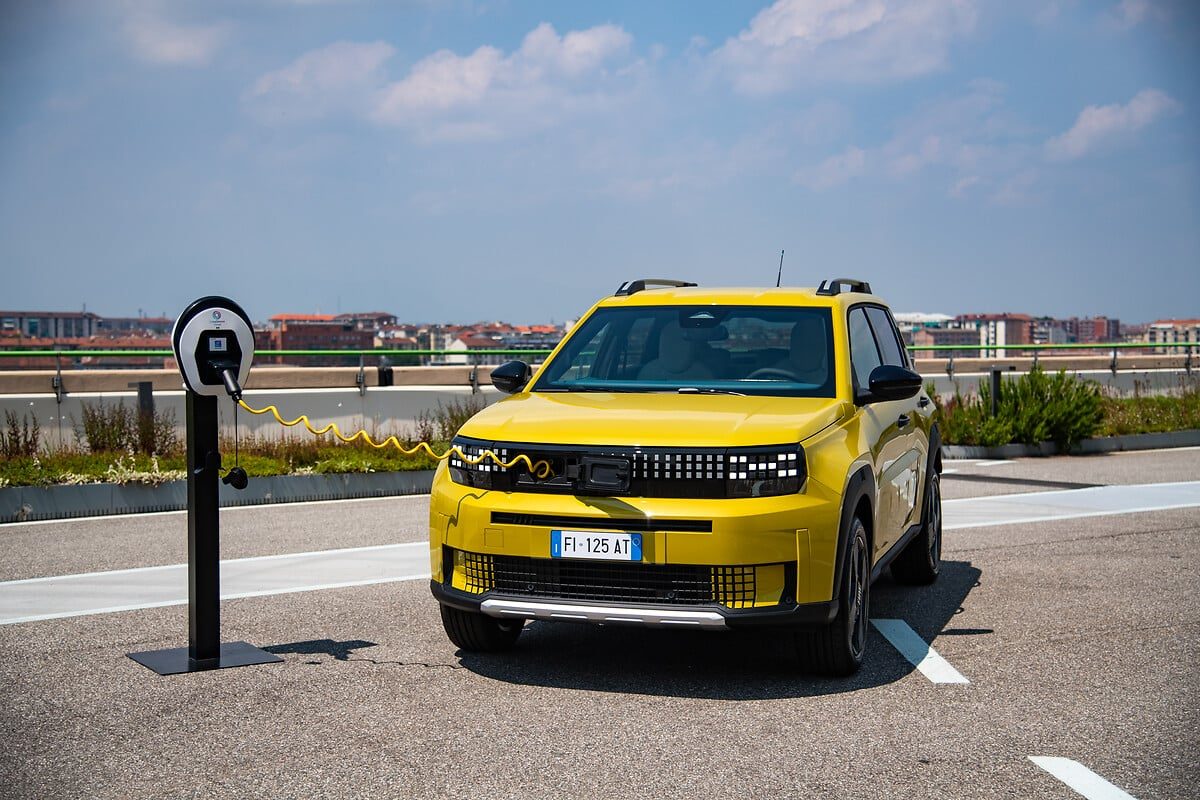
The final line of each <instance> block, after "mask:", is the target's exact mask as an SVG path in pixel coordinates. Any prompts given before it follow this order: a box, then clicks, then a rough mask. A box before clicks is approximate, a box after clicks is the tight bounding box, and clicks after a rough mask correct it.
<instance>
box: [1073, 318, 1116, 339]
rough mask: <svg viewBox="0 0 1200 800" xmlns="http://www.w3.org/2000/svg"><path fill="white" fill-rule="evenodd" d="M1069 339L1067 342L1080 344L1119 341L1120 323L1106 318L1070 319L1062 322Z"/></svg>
mask: <svg viewBox="0 0 1200 800" xmlns="http://www.w3.org/2000/svg"><path fill="white" fill-rule="evenodd" d="M1062 323H1063V327H1064V328H1065V329H1066V331H1067V335H1068V336H1069V337H1070V338H1069V339H1068V341H1071V342H1079V343H1081V344H1097V343H1100V342H1119V341H1121V321H1120V320H1119V319H1110V318H1108V317H1086V318H1083V319H1081V318H1079V317H1071V318H1070V319H1065V320H1062Z"/></svg>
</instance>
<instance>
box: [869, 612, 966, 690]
mask: <svg viewBox="0 0 1200 800" xmlns="http://www.w3.org/2000/svg"><path fill="white" fill-rule="evenodd" d="M871 624H872V625H874V626H875V629H876V630H878V631H879V632H880V633H882V634H883V637H884V638H885V639H887V640H888V641H889V642H891V643H892V647H894V648H896V649H897V650H899V651H900V655H902V656H904V657H905V658H907V659H908V660H909V662H910V663H911V664H912V665H913V666H914V667H916V668H917V669H918V670H920V672H921V674H922V675H924V676H925V677H926V678H929V680H931V681H932V682H934V683H970V681H969V680H967V679H966V678H965V677H964V676H963V674H962V673H961V672H959V671H958V670H956V669H955V668H954V667H952V666H951V665H950V662H949V661H947V660H946V659H944V658H942V657H941V656H940V655H938V651H936V650H934V649H933V648H932V647H931V646H930V645H929V643H928V642H926V641H925V640H924V639H922V638H921V637H920V636H918V635H917V632H916V631H914V630H913V629H912V628H911V627H909V625H908V623H907V622H905V621H904V620H902V619H873V620H871Z"/></svg>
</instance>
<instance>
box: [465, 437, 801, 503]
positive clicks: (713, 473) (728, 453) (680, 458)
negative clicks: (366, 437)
mask: <svg viewBox="0 0 1200 800" xmlns="http://www.w3.org/2000/svg"><path fill="white" fill-rule="evenodd" d="M454 443H455V446H456V447H458V448H459V449H461V451H462V453H463V454H464V455H465V456H466V458H465V459H464V458H460V457H459V455H458V454H457V453H453V454H452V455H451V457H450V470H451V475H452V476H453V479H454V480H455V481H456V482H458V483H462V484H465V485H467V486H475V487H477V488H481V489H496V490H499V491H504V492H538V493H547V494H576V495H600V496H605V497H614V496H632V497H673V498H682V499H693V500H701V499H720V498H727V497H756V496H765V495H780V494H794V493H796V492H798V491H800V488H801V486H802V485H803V483H804V480H805V477H806V465H805V460H804V455H803V451H802V450H801V449H800V447H799V445H786V444H781V445H764V446H754V447H615V446H601V445H549V444H522V443H519V442H484V441H480V440H477V439H470V438H467V437H463V436H459V437H456V438H455V439H454ZM488 452H491V453H494V454H495V457H496V459H498V460H499V461H501V462H504V463H511V464H512V466H511V467H501V466H499V465H498V464H497V463H496V460H495V459H492V458H491V457H485V454H486V453H488ZM522 456H523V457H525V458H528V459H529V461H528V463H527V462H526V461H525V460H524V458H522ZM476 460H479V463H476V464H473V463H472V462H473V461H476ZM530 465H537V466H538V468H539V469H541V468H545V469H546V470H547V473H546V474H545V475H544V476H543V477H538V475H540V474H541V473H540V472H539V473H538V474H534V472H535V471H534V470H531V468H530ZM598 466H600V467H603V468H602V469H601V470H600V474H601V479H600V480H598V481H597V480H593V478H594V475H593V471H594V470H595V468H596V467H598Z"/></svg>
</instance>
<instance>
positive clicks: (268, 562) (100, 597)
mask: <svg viewBox="0 0 1200 800" xmlns="http://www.w3.org/2000/svg"><path fill="white" fill-rule="evenodd" d="M428 577H429V545H428V544H426V543H425V542H409V543H405V544H391V545H380V546H375V547H352V548H345V549H341V550H319V551H316V552H311V553H289V554H287V555H280V556H257V557H255V558H237V559H230V560H228V561H222V562H221V598H222V599H223V600H234V599H237V598H240V597H260V596H263V595H272V594H290V593H292V592H309V591H315V590H317V589H339V588H343V587H347V586H367V585H370V584H375V583H391V582H394V581H405V580H419V579H421V578H428ZM187 601H188V593H187V564H170V565H167V566H162V567H139V568H137V569H122V570H114V571H111V572H88V573H81V574H76V575H60V576H56V577H50V578H29V579H26V580H20V581H7V582H4V583H0V625H10V624H13V623H17V622H35V621H37V620H44V619H58V618H60V617H78V616H84V615H87V614H104V613H109V612H113V611H133V610H136V609H141V608H161V607H163V606H175V605H183V604H185V603H187Z"/></svg>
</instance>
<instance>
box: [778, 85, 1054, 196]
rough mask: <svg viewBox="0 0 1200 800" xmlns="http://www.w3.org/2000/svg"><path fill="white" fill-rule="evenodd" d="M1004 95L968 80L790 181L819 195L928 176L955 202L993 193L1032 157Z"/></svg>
mask: <svg viewBox="0 0 1200 800" xmlns="http://www.w3.org/2000/svg"><path fill="white" fill-rule="evenodd" d="M1005 94H1006V90H1005V87H1004V86H1003V84H1000V83H997V82H995V81H988V80H979V81H974V82H972V83H971V85H970V87H969V88H968V90H967V91H966V92H964V93H962V94H959V95H956V96H951V97H945V98H941V99H938V100H935V101H932V102H929V103H925V104H923V105H921V106H919V107H918V108H917V109H915V110H914V111H913V112H912V113H911V114H909V115H908V116H907V117H905V118H903V119H900V120H899V121H897V122H896V124H895V129H894V132H893V133H892V135H891V137H890V138H888V139H887V140H886V141H884V142H882V143H881V144H878V145H876V146H872V147H866V146H859V145H854V146H850V147H847V148H846V149H845V150H843V151H842V152H840V153H838V154H836V155H833V156H830V157H828V158H826V159H824V160H823V161H819V162H817V163H816V164H814V165H812V166H808V167H804V168H802V169H800V170H798V171H797V172H796V173H795V175H794V179H795V181H796V182H797V183H798V184H800V185H802V186H805V187H807V188H809V189H812V190H813V191H824V190H828V189H833V188H836V187H838V186H840V185H842V184H844V183H847V182H849V181H851V180H854V179H862V180H888V181H913V180H915V179H916V178H917V177H919V176H923V175H928V176H929V177H928V179H927V180H928V181H933V182H935V183H936V182H944V186H945V191H946V193H947V194H948V195H949V196H950V197H954V198H957V199H965V198H969V197H976V196H983V195H984V193H987V192H993V191H994V190H995V188H996V187H999V186H1005V185H1007V182H1009V181H1010V180H1011V179H1012V177H1013V176H1014V175H1017V174H1018V173H1020V172H1022V171H1023V170H1026V169H1027V168H1028V164H1029V162H1030V161H1031V159H1036V157H1037V155H1038V150H1037V147H1036V146H1035V145H1031V144H1030V143H1029V139H1030V137H1031V135H1033V130H1032V129H1031V128H1030V127H1029V126H1028V125H1026V124H1024V123H1023V122H1022V121H1021V120H1019V119H1017V118H1015V117H1014V116H1013V115H1012V114H1011V112H1009V111H1008V109H1007V107H1006V105H1005ZM1024 188H1027V184H1026V183H1019V184H1013V186H1012V187H1011V188H1009V189H1007V190H1005V191H1004V193H1003V199H1004V200H1005V201H1006V202H1017V199H1018V192H1017V189H1024ZM993 200H995V198H994V197H993Z"/></svg>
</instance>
